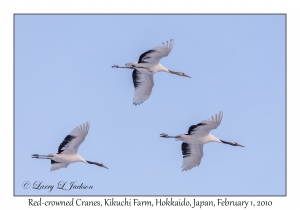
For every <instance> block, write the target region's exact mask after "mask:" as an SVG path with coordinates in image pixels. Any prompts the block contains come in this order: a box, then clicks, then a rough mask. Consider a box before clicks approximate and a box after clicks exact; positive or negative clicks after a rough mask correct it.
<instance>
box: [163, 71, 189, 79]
mask: <svg viewBox="0 0 300 210" xmlns="http://www.w3.org/2000/svg"><path fill="white" fill-rule="evenodd" d="M168 70H169V72H170V73H171V74H176V75H178V76H182V77H188V78H192V77H190V76H188V75H186V74H185V73H183V72H176V71H171V70H170V69H168Z"/></svg>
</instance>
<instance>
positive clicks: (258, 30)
mask: <svg viewBox="0 0 300 210" xmlns="http://www.w3.org/2000/svg"><path fill="white" fill-rule="evenodd" d="M285 27H286V26H285V16H284V15H16V16H15V28H14V29H15V42H14V43H15V132H14V133H15V136H14V137H15V139H14V142H15V144H14V146H15V148H14V149H15V153H14V154H15V183H14V184H15V185H14V187H15V189H14V190H15V195H222V196H225V195H285V194H286V170H285V169H286V146H285V145H286V138H285V108H286V107H285V97H286V96H285V80H286V78H285V67H286V63H285V49H286V48H285V47H286V46H285V38H286V37H285ZM170 38H174V39H175V44H174V47H173V50H172V52H171V53H170V54H169V56H168V57H165V58H163V59H162V60H161V63H162V64H163V65H164V66H166V67H167V68H169V69H171V70H174V71H182V72H184V73H186V74H187V75H189V76H191V77H192V78H191V79H189V78H183V77H179V76H176V75H171V74H167V73H157V74H155V75H154V83H155V85H154V88H153V91H152V94H151V96H150V98H149V99H148V100H147V101H145V102H144V103H143V104H141V105H139V106H134V105H132V99H133V93H134V87H133V84H132V78H131V74H132V70H129V69H113V68H111V66H112V65H113V64H118V65H124V64H125V63H127V62H131V61H137V60H138V58H139V56H140V54H141V53H143V52H145V51H147V50H150V49H152V48H153V47H154V46H156V45H158V44H161V43H162V42H165V41H167V40H169V39H170ZM220 110H222V111H223V112H224V116H223V120H222V123H221V124H220V126H219V127H218V128H217V129H216V130H213V131H212V134H213V135H215V136H216V137H219V138H220V139H223V140H225V141H234V142H238V143H239V144H242V145H244V146H245V148H241V147H238V148H237V147H232V146H229V145H225V144H218V143H209V144H206V145H205V146H204V157H203V158H202V161H201V164H200V166H199V167H195V168H193V169H192V170H190V171H187V172H181V165H182V154H181V142H178V141H175V140H174V139H163V138H160V137H159V134H160V133H163V132H164V133H167V134H169V135H177V134H181V133H186V132H187V131H188V128H189V126H191V125H194V124H197V123H199V122H200V121H202V120H203V119H206V118H208V117H210V116H212V115H214V114H216V113H218V112H219V111H220ZM86 121H90V123H91V127H90V130H89V133H88V135H87V137H86V139H85V141H84V142H83V143H82V145H81V146H80V148H79V150H78V152H79V154H80V155H81V156H82V157H83V158H86V159H87V160H90V161H100V162H102V163H103V164H104V165H106V166H107V167H108V168H109V170H106V169H104V168H100V167H97V166H94V165H89V164H84V163H74V164H70V165H69V166H68V168H66V169H60V170H58V171H54V172H50V167H51V164H50V160H36V159H31V157H30V156H31V155H32V154H34V153H39V154H49V153H56V152H57V149H58V146H59V145H60V143H61V142H62V141H63V139H64V138H65V136H66V135H68V134H69V133H70V132H71V131H72V130H73V128H75V127H76V126H77V125H80V124H82V123H84V122H86ZM25 181H29V182H31V183H33V182H35V181H43V184H44V185H55V186H56V185H57V183H58V182H59V181H67V182H68V183H69V182H72V181H77V182H76V183H77V184H81V183H84V184H86V185H92V186H93V189H92V190H71V191H63V190H59V189H53V190H52V192H48V190H35V189H31V188H30V189H23V188H22V184H23V183H24V182H25Z"/></svg>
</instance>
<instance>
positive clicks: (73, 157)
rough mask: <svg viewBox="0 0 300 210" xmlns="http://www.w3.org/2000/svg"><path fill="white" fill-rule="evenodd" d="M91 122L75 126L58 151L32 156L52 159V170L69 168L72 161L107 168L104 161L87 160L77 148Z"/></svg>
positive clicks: (33, 156)
mask: <svg viewBox="0 0 300 210" xmlns="http://www.w3.org/2000/svg"><path fill="white" fill-rule="evenodd" d="M89 128H90V123H89V122H87V123H86V124H82V125H79V126H77V127H76V128H74V129H73V130H72V131H71V133H70V134H69V135H67V136H66V137H65V139H64V140H63V142H62V143H61V144H60V145H59V147H58V153H56V154H54V153H51V154H49V155H39V154H33V155H32V158H38V159H51V164H52V167H51V169H50V171H55V170H58V169H60V168H67V167H68V165H69V164H70V163H75V162H84V163H89V164H94V165H97V166H101V167H104V168H107V167H106V166H104V165H103V164H102V163H98V162H92V161H88V160H85V159H84V158H82V157H81V156H80V155H79V154H78V153H77V150H78V148H79V146H80V145H81V143H82V142H83V141H84V139H85V137H86V135H87V134H88V131H89ZM107 169H108V168H107Z"/></svg>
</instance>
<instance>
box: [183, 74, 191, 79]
mask: <svg viewBox="0 0 300 210" xmlns="http://www.w3.org/2000/svg"><path fill="white" fill-rule="evenodd" d="M183 76H184V77H188V78H192V77H190V76H188V75H186V74H184V75H183Z"/></svg>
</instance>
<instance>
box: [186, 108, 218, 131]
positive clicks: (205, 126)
mask: <svg viewBox="0 0 300 210" xmlns="http://www.w3.org/2000/svg"><path fill="white" fill-rule="evenodd" d="M222 118H223V112H222V111H220V112H219V114H216V115H215V116H212V117H211V119H207V120H202V121H201V122H200V123H198V124H197V125H192V126H191V127H190V128H189V130H188V134H190V135H192V134H199V135H207V134H209V132H210V131H211V130H212V129H216V128H217V127H218V126H219V125H220V123H221V121H222Z"/></svg>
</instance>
